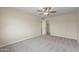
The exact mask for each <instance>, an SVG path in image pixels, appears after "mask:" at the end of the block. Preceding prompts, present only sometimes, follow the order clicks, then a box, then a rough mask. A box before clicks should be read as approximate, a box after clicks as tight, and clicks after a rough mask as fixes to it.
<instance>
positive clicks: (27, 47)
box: [0, 35, 79, 52]
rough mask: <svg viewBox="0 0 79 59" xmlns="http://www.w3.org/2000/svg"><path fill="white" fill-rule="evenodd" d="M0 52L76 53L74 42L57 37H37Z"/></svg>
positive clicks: (1, 49) (76, 45) (75, 43)
mask: <svg viewBox="0 0 79 59" xmlns="http://www.w3.org/2000/svg"><path fill="white" fill-rule="evenodd" d="M0 51H1V52H78V51H79V44H78V43H77V41H76V40H73V39H67V38H62V37H57V36H49V35H45V36H38V37H35V38H31V39H27V40H24V41H21V42H18V43H15V44H12V45H8V46H5V47H2V48H0Z"/></svg>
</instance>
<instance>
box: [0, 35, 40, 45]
mask: <svg viewBox="0 0 79 59" xmlns="http://www.w3.org/2000/svg"><path fill="white" fill-rule="evenodd" d="M40 35H41V34H37V35H36V34H33V35H29V36H26V37H25V38H23V39H19V40H17V41H12V42H8V43H6V44H3V45H0V47H4V46H7V45H11V44H14V43H17V42H20V41H23V40H26V39H30V38H34V37H37V36H40Z"/></svg>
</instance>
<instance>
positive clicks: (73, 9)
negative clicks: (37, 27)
mask: <svg viewBox="0 0 79 59" xmlns="http://www.w3.org/2000/svg"><path fill="white" fill-rule="evenodd" d="M17 9H19V10H22V11H26V12H29V13H31V14H32V15H35V16H40V15H39V13H38V12H37V10H38V9H39V7H18V8H17ZM54 9H55V10H56V14H51V15H50V16H54V15H55V16H57V15H62V14H65V13H70V12H76V11H77V10H79V8H78V7H54Z"/></svg>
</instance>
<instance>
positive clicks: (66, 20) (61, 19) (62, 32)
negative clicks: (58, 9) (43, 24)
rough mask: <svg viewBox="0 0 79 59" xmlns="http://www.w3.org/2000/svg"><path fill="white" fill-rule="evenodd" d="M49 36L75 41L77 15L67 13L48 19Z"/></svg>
mask: <svg viewBox="0 0 79 59" xmlns="http://www.w3.org/2000/svg"><path fill="white" fill-rule="evenodd" d="M48 20H49V25H50V35H55V36H60V37H65V38H71V39H77V13H76V12H74V13H68V14H64V15H60V16H55V17H51V18H49V19H48Z"/></svg>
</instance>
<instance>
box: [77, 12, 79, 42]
mask: <svg viewBox="0 0 79 59" xmlns="http://www.w3.org/2000/svg"><path fill="white" fill-rule="evenodd" d="M77 14H78V16H77V17H78V20H77V40H78V42H79V11H78V13H77Z"/></svg>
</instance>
